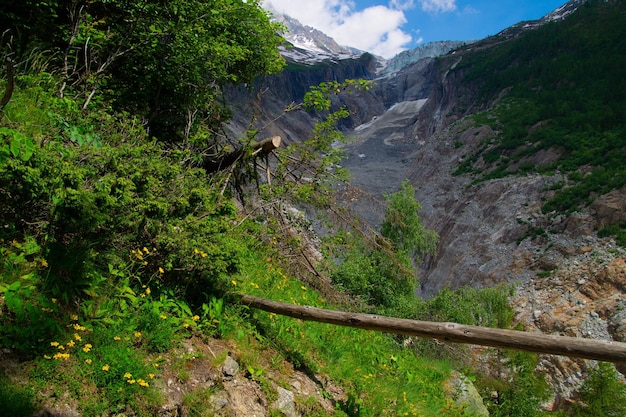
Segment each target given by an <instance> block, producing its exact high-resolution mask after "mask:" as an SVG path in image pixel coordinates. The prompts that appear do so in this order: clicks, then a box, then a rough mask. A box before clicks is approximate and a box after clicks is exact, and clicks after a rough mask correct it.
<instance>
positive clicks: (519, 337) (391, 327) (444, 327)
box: [240, 295, 626, 363]
mask: <svg viewBox="0 0 626 417" xmlns="http://www.w3.org/2000/svg"><path fill="white" fill-rule="evenodd" d="M240 297H241V303H242V304H245V305H248V306H250V307H254V308H258V309H261V310H265V311H268V312H271V313H275V314H281V315H285V316H289V317H294V318H298V319H302V320H310V321H318V322H322V323H331V324H336V325H339V326H348V327H356V328H359V329H366V330H376V331H380V332H386V333H397V334H404V335H409V336H417V337H422V338H430V339H439V340H445V341H449V342H456V343H469V344H475V345H482V346H491V347H496V348H506V349H516V350H523V351H527V352H536V353H546V354H552V355H564V356H572V357H578V358H585V359H596V360H599V361H605V362H622V363H626V343H622V342H615V341H605V340H594V339H583V338H578V337H568V336H557V335H546V334H542V333H530V332H522V331H517V330H505V329H494V328H490V327H480V326H468V325H463V324H457V323H438V322H430V321H419V320H408V319H398V318H392V317H384V316H378V315H372V314H360V313H348V312H343V311H333V310H326V309H321V308H316V307H309V306H300V305H294V304H287V303H282V302H277V301H271V300H267V299H264V298H259V297H253V296H250V295H241V296H240Z"/></svg>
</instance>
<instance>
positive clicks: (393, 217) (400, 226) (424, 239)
mask: <svg viewBox="0 0 626 417" xmlns="http://www.w3.org/2000/svg"><path fill="white" fill-rule="evenodd" d="M386 198H387V203H388V206H387V210H386V211H385V219H384V220H383V222H382V224H381V234H382V235H383V236H384V237H385V238H387V239H389V240H390V241H391V242H393V243H394V245H395V248H396V250H397V251H399V252H401V253H404V254H406V255H408V256H410V257H411V258H417V259H418V260H419V259H421V258H422V257H423V256H425V255H427V254H433V253H434V252H435V250H436V248H437V241H438V240H439V237H438V236H437V234H436V233H435V232H434V231H432V230H427V229H426V228H424V226H423V225H422V221H421V219H420V217H419V215H418V214H417V213H418V212H419V211H420V210H421V209H422V207H421V206H420V204H419V203H418V202H417V201H416V200H415V190H414V189H413V186H412V185H411V183H410V182H409V181H408V180H407V181H404V182H403V183H402V184H401V185H400V190H398V191H397V192H395V193H393V194H391V195H388V196H387V197H386Z"/></svg>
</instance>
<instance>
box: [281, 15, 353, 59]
mask: <svg viewBox="0 0 626 417" xmlns="http://www.w3.org/2000/svg"><path fill="white" fill-rule="evenodd" d="M269 11H270V12H271V13H272V16H273V19H274V20H275V21H278V22H280V23H282V24H284V25H285V26H286V27H287V33H284V34H283V36H284V38H285V40H286V41H287V42H288V45H286V46H284V47H282V48H281V54H282V55H283V56H284V57H285V58H286V59H288V60H292V61H295V62H299V63H304V64H314V63H316V62H320V61H325V60H339V59H347V58H356V57H359V56H361V55H362V54H364V53H365V51H361V50H359V49H356V48H352V47H349V46H343V45H339V44H338V43H337V42H336V41H335V40H334V39H333V38H331V37H330V36H328V35H326V34H325V33H323V32H321V31H319V30H317V29H315V28H313V27H310V26H305V25H303V24H302V23H300V21H298V20H297V19H294V18H293V17H290V16H287V15H285V14H282V13H280V12H278V11H276V10H272V9H269Z"/></svg>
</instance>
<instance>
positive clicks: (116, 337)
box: [113, 336, 122, 340]
mask: <svg viewBox="0 0 626 417" xmlns="http://www.w3.org/2000/svg"><path fill="white" fill-rule="evenodd" d="M113 340H122V338H121V337H119V336H114V337H113Z"/></svg>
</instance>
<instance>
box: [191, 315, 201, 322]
mask: <svg viewBox="0 0 626 417" xmlns="http://www.w3.org/2000/svg"><path fill="white" fill-rule="evenodd" d="M191 320H193V321H198V320H200V316H198V315H195V316H193V317H192V318H191Z"/></svg>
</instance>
